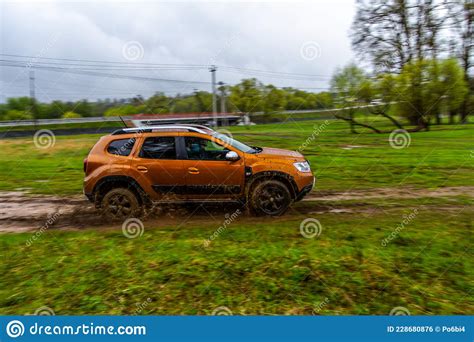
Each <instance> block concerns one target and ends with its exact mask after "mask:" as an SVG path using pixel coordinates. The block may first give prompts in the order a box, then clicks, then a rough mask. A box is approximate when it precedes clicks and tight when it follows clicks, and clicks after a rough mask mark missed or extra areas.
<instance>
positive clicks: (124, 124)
mask: <svg viewBox="0 0 474 342" xmlns="http://www.w3.org/2000/svg"><path fill="white" fill-rule="evenodd" d="M119 118H120V121H122V123H123V126H124V127H125V128H128V126H127V124H126V123H125V121H123V119H122V117H121V116H119Z"/></svg>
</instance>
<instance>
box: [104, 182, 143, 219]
mask: <svg viewBox="0 0 474 342" xmlns="http://www.w3.org/2000/svg"><path fill="white" fill-rule="evenodd" d="M100 209H101V213H102V216H104V217H105V218H106V219H110V220H124V219H127V218H129V217H138V216H140V215H141V209H142V208H141V206H140V202H139V201H138V198H137V195H136V194H135V193H133V192H132V191H131V190H129V189H125V188H114V189H111V190H109V191H108V192H107V193H106V194H105V196H104V197H103V198H102V201H101V203H100Z"/></svg>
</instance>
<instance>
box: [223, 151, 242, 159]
mask: <svg viewBox="0 0 474 342" xmlns="http://www.w3.org/2000/svg"><path fill="white" fill-rule="evenodd" d="M225 159H226V160H228V161H236V160H239V159H240V157H239V155H238V154H237V153H236V152H234V151H229V152H227V153H226V155H225Z"/></svg>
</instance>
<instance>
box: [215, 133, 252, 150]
mask: <svg viewBox="0 0 474 342" xmlns="http://www.w3.org/2000/svg"><path fill="white" fill-rule="evenodd" d="M212 136H213V137H215V138H217V139H219V140H222V141H223V142H225V143H226V144H228V145H230V146H232V147H235V148H236V149H238V150H239V151H242V152H245V153H257V150H256V149H255V148H253V147H250V146H248V145H245V144H244V143H241V142H240V141H237V140H235V139H233V138H231V137H229V136H227V135H225V134H221V133H218V132H215V133H214V134H213V135H212Z"/></svg>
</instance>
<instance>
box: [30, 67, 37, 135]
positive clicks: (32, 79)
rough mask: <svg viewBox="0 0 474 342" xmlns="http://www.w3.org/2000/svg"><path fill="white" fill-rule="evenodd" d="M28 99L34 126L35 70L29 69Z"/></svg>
mask: <svg viewBox="0 0 474 342" xmlns="http://www.w3.org/2000/svg"><path fill="white" fill-rule="evenodd" d="M30 99H31V108H30V110H31V115H32V116H33V125H34V126H35V128H36V124H37V122H36V119H37V118H36V95H35V71H34V70H32V69H30Z"/></svg>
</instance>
